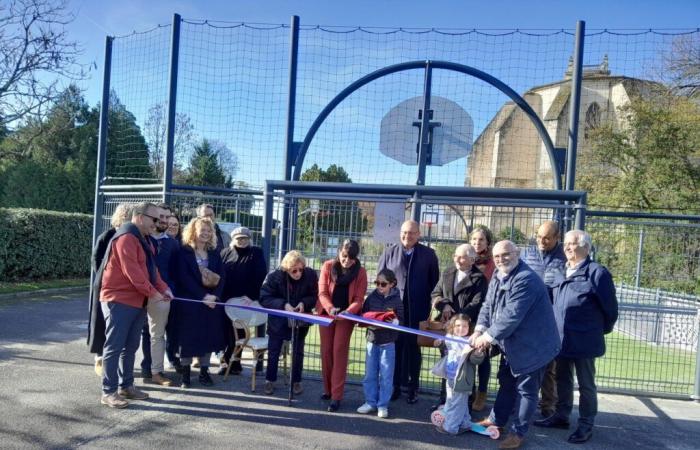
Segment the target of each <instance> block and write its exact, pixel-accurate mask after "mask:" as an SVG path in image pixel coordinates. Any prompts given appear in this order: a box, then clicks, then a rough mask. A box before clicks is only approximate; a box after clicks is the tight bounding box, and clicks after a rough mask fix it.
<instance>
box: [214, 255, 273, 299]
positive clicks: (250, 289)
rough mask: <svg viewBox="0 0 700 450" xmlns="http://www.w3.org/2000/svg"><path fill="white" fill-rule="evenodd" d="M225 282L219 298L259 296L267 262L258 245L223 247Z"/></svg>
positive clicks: (251, 297) (256, 297)
mask: <svg viewBox="0 0 700 450" xmlns="http://www.w3.org/2000/svg"><path fill="white" fill-rule="evenodd" d="M221 259H222V261H223V264H224V273H225V277H224V278H225V279H226V283H225V284H224V290H223V294H222V295H221V298H223V299H224V300H228V299H230V298H232V297H241V296H243V295H245V296H247V297H248V298H250V299H251V300H258V299H259V298H260V287H261V286H262V284H263V281H264V280H265V275H267V263H266V262H265V257H264V256H263V251H262V249H261V248H260V247H253V246H248V247H246V248H239V249H237V248H235V247H233V248H231V247H228V248H225V249H224V251H222V252H221Z"/></svg>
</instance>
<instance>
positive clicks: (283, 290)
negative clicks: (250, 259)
mask: <svg viewBox="0 0 700 450" xmlns="http://www.w3.org/2000/svg"><path fill="white" fill-rule="evenodd" d="M317 300H318V276H317V275H316V272H315V271H314V269H312V268H310V267H305V268H304V273H303V275H302V276H301V278H300V279H299V280H297V281H295V280H292V278H291V277H290V276H289V275H287V272H284V271H283V270H282V269H277V270H273V271H272V272H270V273H269V274H268V275H267V277H266V278H265V281H264V282H263V285H262V287H261V288H260V304H261V305H262V306H263V307H265V308H270V309H282V310H283V309H284V305H285V303H289V304H290V305H292V306H297V305H298V304H299V303H303V304H304V312H305V313H312V312H313V309H314V306H316V301H317ZM267 334H269V335H271V336H281V337H282V338H283V339H291V338H292V329H291V328H289V321H288V319H287V318H285V317H279V316H273V315H272V314H268V315H267Z"/></svg>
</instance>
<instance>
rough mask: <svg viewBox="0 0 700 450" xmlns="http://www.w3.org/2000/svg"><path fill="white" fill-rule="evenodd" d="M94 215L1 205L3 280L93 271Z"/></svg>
mask: <svg viewBox="0 0 700 450" xmlns="http://www.w3.org/2000/svg"><path fill="white" fill-rule="evenodd" d="M91 241H92V216H90V215H88V214H77V213H65V212H56V211H45V210H41V209H21V208H0V280H2V281H19V280H22V281H26V280H38V279H46V278H68V277H81V276H87V275H89V274H90V252H91Z"/></svg>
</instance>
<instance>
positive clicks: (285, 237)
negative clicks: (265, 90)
mask: <svg viewBox="0 0 700 450" xmlns="http://www.w3.org/2000/svg"><path fill="white" fill-rule="evenodd" d="M290 28H291V29H290V39H289V81H288V92H287V138H286V141H285V153H284V179H285V180H291V179H292V165H294V164H296V156H297V155H296V152H295V148H296V147H295V146H294V112H295V109H296V97H297V66H298V61H299V16H292V22H291V25H290ZM296 205H297V203H296V202H293V203H292V204H291V205H290V204H289V203H288V202H287V201H286V200H285V201H284V202H283V210H282V217H281V219H282V231H281V232H280V239H281V245H280V246H279V247H280V249H283V250H282V251H286V250H287V249H288V248H289V245H290V241H291V242H292V243H293V241H295V240H296V239H295V235H294V234H293V232H292V231H291V230H290V227H291V228H293V227H294V224H295V222H296V219H295V217H294V218H293V217H292V216H293V215H294V216H296V211H297V208H296Z"/></svg>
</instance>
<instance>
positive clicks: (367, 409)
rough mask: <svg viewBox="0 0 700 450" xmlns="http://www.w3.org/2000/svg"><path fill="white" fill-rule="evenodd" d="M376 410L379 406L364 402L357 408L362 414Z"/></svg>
mask: <svg viewBox="0 0 700 450" xmlns="http://www.w3.org/2000/svg"><path fill="white" fill-rule="evenodd" d="M376 410H377V408H375V407H374V406H372V405H370V404H369V403H364V404H363V405H362V406H360V407H359V408H357V412H359V413H360V414H369V413H371V412H374V411H376Z"/></svg>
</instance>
